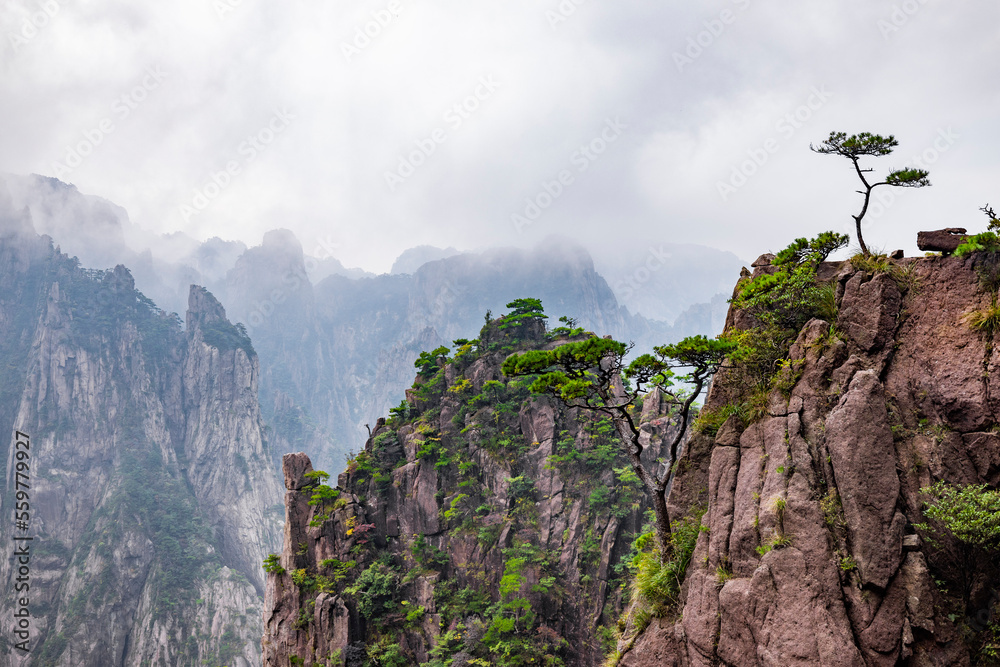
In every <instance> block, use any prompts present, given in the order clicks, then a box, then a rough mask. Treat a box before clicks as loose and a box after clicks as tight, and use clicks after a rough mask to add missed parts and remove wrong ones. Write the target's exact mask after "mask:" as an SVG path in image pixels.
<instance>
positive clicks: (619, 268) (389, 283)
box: [4, 175, 743, 472]
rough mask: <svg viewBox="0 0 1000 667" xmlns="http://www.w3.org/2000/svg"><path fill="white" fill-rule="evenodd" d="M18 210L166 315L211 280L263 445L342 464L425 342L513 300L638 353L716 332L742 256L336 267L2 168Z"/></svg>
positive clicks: (542, 254)
mask: <svg viewBox="0 0 1000 667" xmlns="http://www.w3.org/2000/svg"><path fill="white" fill-rule="evenodd" d="M4 179H5V181H6V187H7V189H8V190H9V192H10V195H11V201H12V204H13V207H14V208H15V209H17V210H20V209H24V208H27V209H28V211H29V212H30V216H31V221H32V224H33V225H34V228H35V230H36V231H37V232H38V233H40V234H47V235H49V236H51V237H52V238H53V240H54V243H55V244H56V245H57V246H59V247H60V248H61V250H62V251H63V252H65V253H67V254H68V255H70V256H73V255H75V256H77V257H78V258H79V259H80V262H81V265H82V266H84V267H89V268H99V269H106V268H111V267H114V266H116V265H119V264H121V265H124V266H125V267H127V268H128V270H129V271H130V272H131V274H132V276H133V277H134V279H135V285H136V289H138V290H139V291H141V292H142V293H143V294H145V295H146V296H148V297H150V298H151V299H152V300H153V302H155V303H156V304H157V305H158V306H160V307H161V308H163V309H164V310H165V311H168V312H171V311H173V312H181V313H183V312H184V310H185V309H186V308H187V301H188V295H189V290H190V285H192V284H197V285H201V286H204V287H206V288H207V289H208V290H209V291H210V292H211V293H212V294H214V295H215V296H216V297H217V298H218V300H219V301H220V302H221V304H222V305H223V306H224V307H225V309H226V312H227V314H228V317H229V318H230V319H231V320H232V321H234V322H237V321H238V322H242V323H243V324H245V326H246V328H247V330H248V332H249V334H250V337H251V339H252V341H253V345H254V347H255V348H256V351H257V353H258V354H259V357H260V365H261V381H260V402H261V412H262V416H263V417H264V419H265V421H266V422H267V423H268V424H269V425H270V428H271V429H272V433H271V438H272V439H273V441H274V443H275V447H274V450H273V451H276V452H284V451H299V450H302V451H307V452H309V453H310V454H311V456H312V457H313V461H314V462H315V463H316V464H317V467H318V468H322V469H327V470H330V471H331V472H334V471H339V470H340V469H341V467H342V465H343V460H344V455H345V454H346V453H348V452H350V451H352V450H356V449H358V448H359V447H360V445H361V444H362V443H363V442H364V438H365V437H366V435H367V431H366V428H365V425H366V424H372V425H374V422H375V420H376V419H377V418H378V417H379V416H382V415H385V414H386V413H387V410H388V409H389V408H390V407H393V406H394V405H396V404H398V403H399V401H400V400H401V399H402V398H403V393H404V390H405V388H406V387H408V386H409V385H410V383H411V381H412V379H413V375H414V369H413V360H414V359H415V358H416V357H417V355H418V354H419V353H420V352H421V351H423V350H429V349H433V348H435V347H437V346H439V345H450V344H451V341H452V340H454V339H457V338H465V337H470V336H475V335H476V334H477V333H478V331H479V328H480V327H481V326H482V324H483V322H484V319H483V318H484V315H485V314H486V312H487V311H492V312H493V313H494V314H495V315H498V314H500V313H501V312H503V308H504V304H506V303H507V302H509V301H511V300H513V299H515V298H518V297H523V296H532V297H536V298H540V299H541V300H542V302H543V304H544V305H545V308H546V312H547V313H548V314H549V316H550V317H551V318H552V321H553V322H554V321H555V319H556V318H558V317H559V316H563V315H566V316H570V317H574V318H577V319H578V321H579V323H580V324H581V325H582V326H584V327H587V328H588V329H591V330H593V331H595V332H598V333H600V334H601V335H612V336H615V337H616V338H619V339H624V340H632V341H634V342H635V344H636V348H637V349H648V348H650V347H652V346H653V345H655V344H659V343H663V342H668V341H672V340H677V339H679V338H681V337H683V336H686V335H691V334H698V333H702V334H709V335H714V334H717V333H719V332H720V331H721V329H722V324H723V321H724V318H725V312H726V307H727V305H726V298H727V297H728V292H729V290H731V287H732V285H733V283H734V282H735V280H736V278H737V277H738V275H739V270H740V267H741V266H742V264H743V263H742V262H741V260H740V259H739V258H737V257H736V256H735V255H732V254H731V253H727V252H722V251H718V250H714V249H711V248H707V247H704V246H695V245H678V244H668V243H663V244H659V243H656V242H655V240H654V239H648V240H637V242H636V244H635V245H636V250H635V252H634V253H631V254H628V255H611V254H605V255H602V256H600V257H599V258H597V259H592V258H591V255H590V254H589V253H588V252H587V250H585V249H584V248H582V247H580V246H579V245H577V244H575V243H574V242H572V241H570V240H568V239H564V238H558V237H552V238H549V239H547V240H546V241H545V242H544V243H543V244H541V245H540V246H538V247H536V248H534V249H532V250H522V249H516V248H493V249H488V250H485V251H481V252H463V251H459V250H457V249H455V248H451V247H449V248H446V249H441V248H436V247H432V246H418V247H415V248H411V249H410V250H407V251H405V252H404V253H402V254H401V255H400V256H399V257H398V258H397V259H396V261H395V262H394V264H393V266H392V269H391V272H390V273H388V274H382V275H375V274H373V273H370V272H367V271H364V270H362V269H357V268H349V267H346V266H345V265H344V264H343V263H341V261H339V260H338V259H337V258H335V257H334V256H333V253H334V252H335V251H336V248H335V247H324V246H323V244H320V245H318V246H317V247H316V248H312V249H305V250H304V249H303V246H302V244H301V243H300V241H299V240H298V239H297V238H296V237H295V235H294V234H293V233H292V232H290V231H287V230H274V231H271V232H269V233H267V234H266V235H265V237H264V239H263V242H262V244H261V245H260V246H255V247H249V248H248V247H247V246H246V245H245V244H244V243H242V242H240V241H226V240H222V239H219V238H211V239H209V240H207V241H204V242H199V241H196V240H194V239H192V238H190V237H188V236H186V235H184V234H181V233H175V234H170V235H162V236H160V235H154V234H151V233H149V232H147V231H145V230H144V229H142V228H141V227H140V226H139V225H137V224H134V223H133V222H131V221H130V220H129V217H128V214H127V212H126V211H125V210H124V209H123V208H121V207H120V206H117V205H116V204H114V203H112V202H110V201H108V200H106V199H103V198H101V197H97V196H93V195H85V194H82V193H80V192H79V191H78V190H77V189H76V187H75V186H73V185H69V184H66V183H63V182H61V181H59V180H57V179H53V178H47V177H42V176H37V175H31V176H14V175H6V176H4Z"/></svg>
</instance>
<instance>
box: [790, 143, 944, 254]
mask: <svg viewBox="0 0 1000 667" xmlns="http://www.w3.org/2000/svg"><path fill="white" fill-rule="evenodd" d="M898 143H899V142H897V141H896V138H895V137H894V136H892V135H891V134H890V135H889V136H888V137H883V136H880V135H878V134H871V133H870V132H862V133H860V134H852V135H851V136H847V134H846V133H845V132H831V133H830V136H829V137H828V138H827V140H826V141H824V142H823V143H822V144H820V145H819V146H813V145H812V144H810V145H809V148H810V149H812V150H813V151H815V152H817V153H823V154H833V155H842V156H843V157H846V158H847V159H849V160H850V161H851V162H852V163H853V164H854V170H855V171H857V172H858V177H859V178H860V179H861V182H862V183H863V184H864V187H865V189H864V190H858V194H862V195H864V196H865V203H864V205H863V206H862V207H861V212H860V213H858V214H857V215H852V216H851V217H852V218H854V222H855V225H856V226H857V231H858V245H860V246H861V252H863V253H864V255H865V256H866V257H867V256H868V255H870V254H871V253H870V252H868V246H866V245H865V240H864V239H863V238H862V236H861V220H862V218H864V217H865V213H867V212H868V203H869V202H870V201H871V196H872V190H874V189H875V188H877V187H878V186H880V185H891V186H893V187H897V188H922V187H926V186H928V185H930V184H931V183H930V181H928V180H927V176H928V173H927V171H925V170H923V169H896V170H893V171H891V172H889V175H888V176H886V177H885V180H884V181H879V182H877V183H869V182H868V179H867V178H865V174H867V173H870V172H872V171H873V170H872V169H862V168H861V165H860V164H859V163H858V160H860V159H861V157H862V156H865V155H872V156H875V157H879V156H882V155H889V154H890V153H892V149H893V148H895V147H896V146H897V145H898Z"/></svg>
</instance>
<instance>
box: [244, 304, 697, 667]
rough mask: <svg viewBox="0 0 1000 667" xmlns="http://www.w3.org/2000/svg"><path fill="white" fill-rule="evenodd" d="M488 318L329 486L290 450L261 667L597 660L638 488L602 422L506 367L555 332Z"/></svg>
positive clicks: (650, 408) (647, 419)
mask: <svg viewBox="0 0 1000 667" xmlns="http://www.w3.org/2000/svg"><path fill="white" fill-rule="evenodd" d="M498 325H499V322H494V323H493V324H491V325H490V326H489V327H487V328H486V329H484V331H483V334H482V336H481V338H480V339H478V340H477V341H475V342H474V344H470V345H467V346H466V347H465V348H464V349H463V350H462V351H461V352H460V354H459V355H457V356H456V357H455V358H454V359H451V360H449V361H448V362H447V363H444V361H443V360H442V362H441V363H442V365H441V366H439V368H438V369H436V370H434V369H431V371H429V372H428V373H427V374H426V375H424V376H422V377H419V378H418V380H417V383H416V384H415V385H414V387H413V389H412V390H411V391H410V392H408V403H407V405H406V406H405V408H403V407H401V408H400V409H399V410H397V411H394V414H393V415H392V416H391V417H390V418H389V419H388V420H382V419H380V420H379V421H378V423H377V424H376V426H375V428H374V429H373V431H372V436H371V438H370V439H369V440H368V442H367V444H366V446H365V450H364V451H363V452H361V453H360V454H359V455H358V456H357V457H355V458H354V459H353V460H352V461H351V462H349V464H348V468H347V470H346V471H345V472H344V473H342V474H341V475H340V478H339V480H338V483H337V487H336V489H333V488H332V487H331V488H327V489H325V490H323V489H324V487H323V486H320V485H319V481H318V480H317V479H316V475H317V474H318V473H312V465H311V462H310V460H309V459H308V457H306V456H305V455H304V454H289V455H286V456H285V457H284V472H285V486H286V489H287V491H286V496H285V512H286V523H285V541H284V548H283V550H282V552H281V554H280V560H279V561H278V562H276V563H274V567H272V572H271V573H270V574H269V575H268V582H267V596H266V601H267V602H266V612H265V623H266V632H265V635H264V641H263V646H264V664H265V665H266V666H268V667H287V666H290V665H293V664H304V665H360V664H362V663H361V662H360V660H361V659H362V658H364V656H365V655H368V656H369V657H374V656H386V655H392V656H394V659H396V660H399V661H400V662H396V663H394V664H419V663H423V662H426V661H428V660H429V659H430V658H431V657H437V658H438V659H441V660H445V659H451V660H454V662H453V663H451V664H455V665H458V664H468V662H467V661H468V660H471V659H473V658H476V657H479V658H480V659H487V658H489V656H490V655H491V653H490V651H491V650H494V651H500V652H502V651H510V652H512V653H511V657H510V658H509V659H510V660H511V661H512V664H515V663H516V661H517V660H523V661H525V664H530V663H531V662H532V661H535V662H539V663H541V662H543V661H544V660H546V659H548V660H561V661H563V663H552V664H566V665H581V666H583V665H599V664H601V662H602V661H603V657H604V653H605V646H603V645H602V637H606V636H608V635H609V634H610V632H611V630H610V627H612V626H613V625H614V623H615V622H616V619H617V617H618V615H619V613H620V611H621V610H622V608H623V599H622V596H623V587H624V584H625V568H624V563H623V557H624V556H625V555H626V554H627V553H628V552H629V549H630V545H631V542H632V540H633V539H634V537H635V536H636V534H637V533H638V532H639V530H640V527H641V518H642V512H643V510H644V509H645V508H648V507H649V503H648V502H647V501H645V500H643V498H644V493H643V492H642V491H641V490H640V488H639V486H638V481H637V480H633V479H631V478H630V477H629V476H628V475H627V471H628V467H627V463H626V462H625V460H624V458H623V456H622V455H621V453H620V452H619V451H618V446H617V445H616V444H615V442H614V440H613V438H614V434H613V432H612V429H611V428H610V425H609V424H606V423H602V422H601V421H600V420H597V419H594V418H593V417H592V416H589V415H585V414H580V413H578V412H577V411H575V410H567V409H566V408H564V407H562V406H561V404H557V403H555V402H554V401H552V400H549V399H547V398H545V397H538V396H532V395H531V394H530V392H529V391H528V390H527V388H526V386H525V384H524V383H523V381H520V380H514V381H511V380H509V379H508V378H505V377H504V376H503V375H502V373H501V372H500V366H501V364H502V362H503V360H504V358H505V357H506V356H507V355H508V354H509V353H510V352H511V351H513V350H514V349H515V348H518V349H525V348H528V347H533V346H540V345H556V344H559V341H558V340H556V341H551V342H550V341H549V339H548V336H547V335H546V333H545V330H544V326H542V325H541V322H540V321H536V322H532V323H530V324H529V325H525V326H524V327H523V330H522V331H521V333H519V334H518V335H517V336H513V335H512V334H511V333H509V330H508V331H505V330H502V329H500V328H499V326H498ZM666 407H667V405H666V402H665V401H663V400H662V397H661V396H660V395H659V394H658V393H653V394H651V395H650V396H649V397H647V400H646V402H645V404H644V409H643V411H642V418H641V419H642V429H643V440H642V441H643V442H644V444H645V446H646V451H645V454H644V456H646V457H647V458H648V460H649V463H650V465H653V466H655V465H656V463H655V461H656V458H657V457H658V456H661V455H662V453H663V452H662V450H661V446H662V442H663V440H664V438H665V436H666V435H667V433H668V431H670V428H671V426H670V420H669V419H668V418H666V417H665V413H666ZM670 464H671V462H670V461H662V462H661V465H664V466H668V465H670ZM616 468H617V469H618V470H616ZM321 491H322V492H321ZM324 494H326V497H327V498H328V499H327V500H323V497H324ZM695 495H697V492H695ZM701 497H702V500H704V492H703V491H702V493H701ZM338 577H341V579H339V580H338ZM602 627H603V628H605V629H604V630H603V631H602V630H601V629H600V628H602ZM602 632H603V634H602ZM546 656H547V658H546ZM298 661H301V662H298Z"/></svg>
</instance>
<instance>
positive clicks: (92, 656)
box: [0, 187, 280, 667]
mask: <svg viewBox="0 0 1000 667" xmlns="http://www.w3.org/2000/svg"><path fill="white" fill-rule="evenodd" d="M3 192H4V191H3V189H2V187H0V283H2V284H3V285H4V289H3V291H2V293H0V359H2V362H3V363H2V364H0V380H2V387H0V391H2V396H0V433H3V437H2V438H0V460H2V461H4V463H5V475H4V492H3V500H2V508H0V509H2V512H3V515H4V516H5V517H11V516H13V511H14V507H15V502H16V501H25V498H24V497H18V495H17V494H16V490H17V488H18V485H17V482H18V480H19V478H18V477H17V474H16V473H17V472H20V471H21V470H22V468H21V467H19V466H20V464H21V463H24V459H23V457H22V456H21V455H20V454H18V452H19V451H22V449H21V448H19V447H17V446H16V445H15V437H14V434H15V432H20V433H23V434H26V436H27V437H29V438H30V458H29V461H28V464H27V465H28V467H27V468H26V469H27V470H28V475H29V480H30V481H28V485H29V487H30V488H29V489H28V490H27V494H28V500H27V501H26V502H29V504H30V512H29V516H30V519H29V525H28V526H27V527H26V528H24V527H17V526H15V525H13V524H11V523H10V522H9V521H4V522H3V523H2V524H0V541H2V542H3V543H4V544H8V545H10V544H14V541H13V540H12V538H13V537H17V536H25V535H27V536H31V537H32V538H33V539H32V541H31V555H30V565H29V566H28V569H29V570H30V575H29V576H30V590H29V591H27V592H28V593H30V594H29V595H28V596H27V599H28V603H27V608H28V609H29V611H30V638H29V640H28V649H29V651H28V652H25V651H22V650H20V649H18V648H15V646H14V642H13V638H14V636H15V635H14V634H13V631H14V629H15V628H14V626H13V624H14V623H16V620H15V618H14V616H13V614H14V610H15V607H17V608H20V607H21V606H24V605H23V603H21V602H19V601H18V597H19V596H18V595H17V594H15V580H16V578H17V577H19V576H23V574H24V573H22V572H21V571H20V567H19V566H18V565H17V563H16V562H15V560H14V559H8V558H4V559H0V586H2V591H3V610H4V611H3V614H2V618H0V633H2V636H3V637H4V645H3V648H2V652H0V664H3V665H28V664H31V665H65V666H67V667H77V666H80V665H83V666H93V667H107V666H119V665H122V666H124V665H163V666H167V665H170V666H173V665H186V664H190V665H195V664H197V665H201V664H211V665H223V664H226V665H230V666H232V665H243V666H244V667H249V666H250V665H256V664H259V662H260V649H259V636H260V633H261V625H260V620H259V619H260V610H261V596H262V594H263V592H264V580H263V576H262V573H261V571H260V559H261V558H262V556H263V554H265V553H267V552H268V551H270V550H272V549H273V548H274V547H273V545H274V543H275V542H276V537H277V534H278V533H279V532H280V526H279V525H278V522H277V517H275V515H274V513H273V512H272V511H271V510H272V507H273V506H274V504H275V503H276V501H277V500H278V499H279V498H280V491H279V489H278V486H277V482H276V479H275V476H274V474H273V473H272V472H271V466H270V464H269V458H270V454H269V452H268V451H267V448H266V445H265V442H264V440H263V437H262V433H263V426H262V422H261V419H260V415H259V411H258V405H257V383H258V376H259V370H258V363H257V358H256V354H255V353H254V351H253V348H252V347H251V346H250V343H249V339H248V338H247V337H246V336H245V334H244V333H242V332H241V331H240V330H239V329H238V328H237V327H234V326H233V325H232V324H230V323H229V321H228V320H227V319H226V317H225V312H224V311H223V309H222V307H221V306H220V305H219V303H218V302H217V301H216V300H215V299H214V297H212V296H211V295H210V294H209V293H207V292H206V291H205V290H203V289H202V288H198V287H192V289H191V293H190V301H189V308H188V312H187V320H188V322H187V327H186V329H182V326H181V322H180V321H179V319H177V318H176V316H171V315H168V314H166V313H164V312H162V311H160V310H159V309H158V308H156V307H155V306H154V305H153V303H152V302H151V301H150V300H149V299H147V298H146V297H145V296H143V295H142V294H141V293H140V292H138V291H137V290H136V289H135V286H134V283H133V280H132V277H131V275H130V273H129V272H128V271H127V270H126V269H125V268H124V267H122V266H119V267H117V268H115V269H113V270H110V271H90V270H86V269H83V268H80V266H79V263H78V261H77V260H76V259H75V258H69V257H67V256H66V255H64V254H62V253H60V252H58V251H57V250H55V249H54V248H53V246H52V242H51V239H49V238H48V237H39V236H37V235H36V234H35V233H34V230H33V228H32V224H31V218H30V214H29V213H28V212H27V211H26V210H21V211H18V210H14V209H13V208H12V207H11V206H10V200H9V198H4V196H3ZM20 481H22V482H23V481H24V479H23V478H20Z"/></svg>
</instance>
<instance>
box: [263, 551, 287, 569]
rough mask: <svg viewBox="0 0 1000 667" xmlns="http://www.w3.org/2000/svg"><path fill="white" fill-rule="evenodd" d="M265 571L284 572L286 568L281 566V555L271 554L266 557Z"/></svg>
mask: <svg viewBox="0 0 1000 667" xmlns="http://www.w3.org/2000/svg"><path fill="white" fill-rule="evenodd" d="M264 571H265V572H267V573H268V574H271V573H274V574H284V573H285V568H283V567H281V556H279V555H278V554H271V555H269V556H268V557H267V558H265V559H264Z"/></svg>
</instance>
